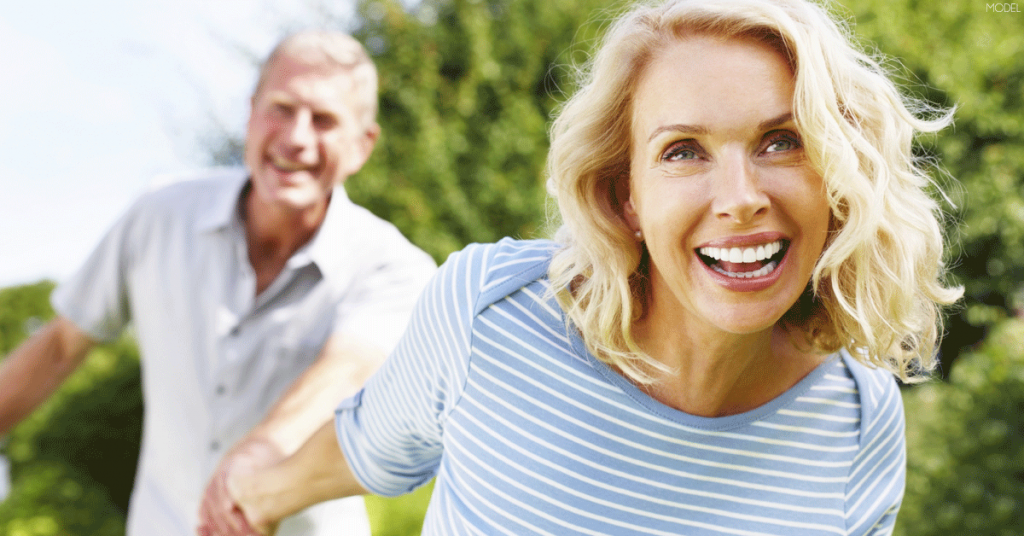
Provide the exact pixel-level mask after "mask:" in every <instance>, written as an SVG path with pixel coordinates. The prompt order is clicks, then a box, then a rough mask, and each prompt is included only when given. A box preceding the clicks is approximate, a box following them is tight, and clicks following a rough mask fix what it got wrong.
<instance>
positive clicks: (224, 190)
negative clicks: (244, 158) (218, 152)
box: [197, 169, 249, 232]
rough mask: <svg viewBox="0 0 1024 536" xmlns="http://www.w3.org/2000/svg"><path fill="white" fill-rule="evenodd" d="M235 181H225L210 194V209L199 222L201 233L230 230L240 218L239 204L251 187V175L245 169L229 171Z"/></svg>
mask: <svg viewBox="0 0 1024 536" xmlns="http://www.w3.org/2000/svg"><path fill="white" fill-rule="evenodd" d="M227 173H230V174H231V175H234V177H233V178H234V180H227V181H224V183H223V186H221V187H218V188H216V189H215V190H213V191H211V192H210V196H211V198H212V201H211V203H210V205H209V206H210V209H209V210H207V211H206V212H204V213H203V214H202V215H201V216H200V218H199V221H198V222H197V225H198V228H199V230H200V231H201V232H210V231H219V230H223V229H226V228H228V227H229V226H231V225H232V223H234V222H235V221H238V220H239V218H240V216H239V215H240V214H241V211H240V210H239V208H240V207H239V203H241V200H242V192H243V191H245V189H247V188H248V187H249V175H248V173H246V172H245V170H243V169H234V170H229V171H227Z"/></svg>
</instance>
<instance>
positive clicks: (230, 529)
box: [197, 438, 284, 536]
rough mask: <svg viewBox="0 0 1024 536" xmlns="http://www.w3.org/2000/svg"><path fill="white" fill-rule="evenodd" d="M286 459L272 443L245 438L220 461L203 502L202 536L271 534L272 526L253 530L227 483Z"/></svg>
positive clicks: (200, 513)
mask: <svg viewBox="0 0 1024 536" xmlns="http://www.w3.org/2000/svg"><path fill="white" fill-rule="evenodd" d="M283 458H284V453H282V452H281V450H280V449H278V448H277V447H276V446H275V445H274V444H272V443H271V442H269V441H267V440H264V439H258V438H245V439H243V440H242V441H240V442H239V443H238V444H237V445H235V447H234V448H233V449H231V451H230V452H228V453H227V454H226V455H225V456H224V458H223V459H222V460H221V462H220V465H218V466H217V469H216V470H215V471H214V472H213V476H212V477H211V478H210V482H209V484H207V486H206V492H205V493H204V494H203V501H202V503H201V505H200V507H199V528H198V530H197V532H198V534H199V535H200V536H255V535H271V534H273V527H270V526H268V525H265V526H262V527H254V526H253V525H250V523H249V521H248V520H247V519H246V517H245V514H244V512H243V511H242V509H241V508H239V507H238V505H237V504H235V500H234V497H233V496H232V495H231V493H230V492H229V491H228V480H229V479H231V478H234V477H237V476H239V475H245V474H248V473H252V472H254V471H256V470H257V469H260V468H264V467H268V466H270V465H273V464H275V463H277V462H279V461H281V459H283Z"/></svg>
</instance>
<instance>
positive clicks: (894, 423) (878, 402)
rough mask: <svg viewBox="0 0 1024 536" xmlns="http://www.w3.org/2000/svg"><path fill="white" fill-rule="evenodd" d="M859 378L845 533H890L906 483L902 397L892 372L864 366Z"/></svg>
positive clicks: (871, 534)
mask: <svg viewBox="0 0 1024 536" xmlns="http://www.w3.org/2000/svg"><path fill="white" fill-rule="evenodd" d="M859 376H860V377H858V378H857V380H858V389H859V391H860V396H861V447H860V452H859V453H858V455H857V457H856V458H855V459H854V461H853V466H852V467H851V468H850V477H849V480H848V483H847V487H846V526H847V532H846V533H847V534H848V535H864V536H882V535H889V534H892V531H893V528H894V526H895V524H896V514H897V513H898V512H899V508H900V503H901V502H902V501H903V492H904V489H905V487H906V468H907V467H906V466H907V452H906V449H907V447H906V430H905V420H904V414H903V401H902V399H901V397H900V391H899V387H897V385H896V381H895V380H894V379H893V378H892V376H891V375H889V374H887V373H884V372H882V371H878V370H867V369H864V370H863V371H862V373H861V374H860V375H859Z"/></svg>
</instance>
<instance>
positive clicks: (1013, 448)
mask: <svg viewBox="0 0 1024 536" xmlns="http://www.w3.org/2000/svg"><path fill="white" fill-rule="evenodd" d="M904 405H905V408H906V413H907V416H908V419H907V448H908V467H907V492H906V498H905V499H904V501H903V508H902V510H901V511H900V515H899V517H898V519H897V522H898V529H899V530H898V531H897V534H902V535H904V536H945V535H948V534H985V535H986V536H1017V535H1019V534H1021V530H1022V529H1024V320H1019V319H1014V320H1008V321H1004V322H1002V323H1000V324H997V326H996V328H995V329H994V330H993V332H992V334H991V335H989V337H987V338H986V340H985V343H984V345H982V346H981V348H979V349H978V350H976V351H972V352H970V353H968V354H967V355H965V356H964V357H962V358H961V359H960V362H959V363H958V364H957V366H956V368H955V369H953V372H952V374H951V377H950V381H949V382H948V383H940V382H933V383H931V384H928V385H924V386H921V387H917V388H914V389H913V390H911V391H910V392H908V393H906V394H905V395H904Z"/></svg>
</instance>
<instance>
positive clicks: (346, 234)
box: [288, 185, 360, 283]
mask: <svg viewBox="0 0 1024 536" xmlns="http://www.w3.org/2000/svg"><path fill="white" fill-rule="evenodd" d="M358 209H359V208H358V207H357V206H356V205H355V203H353V202H352V200H350V199H349V197H348V193H347V192H345V187H344V186H341V185H339V186H335V187H334V192H333V193H332V194H331V203H330V204H329V205H328V206H327V215H326V216H324V221H323V223H321V224H320V228H319V229H317V232H316V234H314V235H313V238H311V239H310V240H309V242H308V243H307V244H306V245H305V246H303V247H302V248H300V249H299V250H298V251H296V252H295V255H292V258H291V259H289V261H288V263H289V265H291V266H294V267H296V268H297V267H300V266H303V265H305V264H309V263H312V264H313V265H315V266H316V267H317V268H318V269H319V270H320V274H321V276H322V277H323V278H324V279H328V280H331V281H332V282H333V283H342V282H343V281H344V280H347V279H349V278H351V276H352V274H350V273H349V272H351V270H352V265H353V263H352V259H351V255H352V254H353V253H354V251H353V250H352V249H351V247H347V246H349V242H351V238H352V233H358V232H360V230H359V229H354V228H353V225H354V224H355V221H354V213H355V212H357V211H358ZM293 263H294V264H293Z"/></svg>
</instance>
